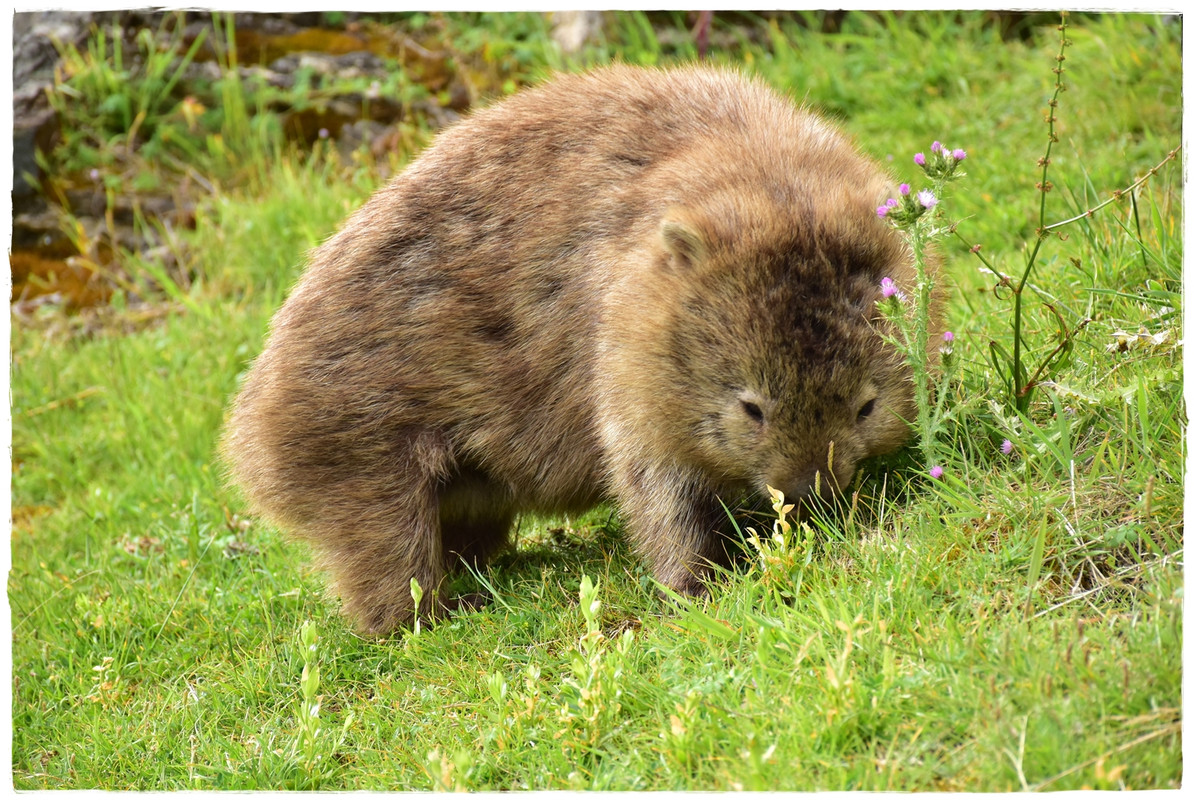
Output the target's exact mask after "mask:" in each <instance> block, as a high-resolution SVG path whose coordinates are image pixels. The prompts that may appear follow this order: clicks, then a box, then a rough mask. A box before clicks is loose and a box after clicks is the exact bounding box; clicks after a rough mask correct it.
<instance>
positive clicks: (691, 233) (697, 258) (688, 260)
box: [659, 210, 709, 269]
mask: <svg viewBox="0 0 1194 800" xmlns="http://www.w3.org/2000/svg"><path fill="white" fill-rule="evenodd" d="M659 235H660V236H661V237H662V238H663V246H664V247H665V248H666V249H667V252H668V254H669V255H670V256H671V261H672V264H674V265H675V266H676V267H677V268H679V269H691V268H692V267H693V266H695V265H697V264H700V263H701V262H702V261H704V259H705V254H706V253H707V252H708V250H709V246H708V244H707V242H706V240H705V237H704V236H703V235H702V232H701V230H700V228H699V227H698V226H697V225H696V224H694V220H692V219H691V218H690V217H688V215H686V214H683V213H682V212H677V211H675V210H673V211H670V212H668V214H667V216H665V217H664V218H663V223H662V224H661V225H660V226H659Z"/></svg>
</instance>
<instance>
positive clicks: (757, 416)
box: [742, 400, 763, 424]
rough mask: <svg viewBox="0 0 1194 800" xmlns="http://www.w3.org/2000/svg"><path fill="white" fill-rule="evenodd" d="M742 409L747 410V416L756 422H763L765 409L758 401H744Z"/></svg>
mask: <svg viewBox="0 0 1194 800" xmlns="http://www.w3.org/2000/svg"><path fill="white" fill-rule="evenodd" d="M742 410H743V411H744V412H746V416H748V417H750V418H751V419H753V420H754V421H755V422H758V423H759V424H762V422H763V409H761V408H759V406H758V404H757V403H752V402H750V401H749V400H743V401H742Z"/></svg>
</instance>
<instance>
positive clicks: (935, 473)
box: [929, 466, 945, 481]
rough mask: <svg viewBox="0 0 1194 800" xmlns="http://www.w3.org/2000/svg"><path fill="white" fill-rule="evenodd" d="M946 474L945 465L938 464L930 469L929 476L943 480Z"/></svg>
mask: <svg viewBox="0 0 1194 800" xmlns="http://www.w3.org/2000/svg"><path fill="white" fill-rule="evenodd" d="M944 474H945V467H941V466H937V467H933V468H932V469H931V470H929V477H931V478H933V479H934V480H938V481H939V480H941V476H942V475H944Z"/></svg>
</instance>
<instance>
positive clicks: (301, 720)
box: [291, 622, 354, 789]
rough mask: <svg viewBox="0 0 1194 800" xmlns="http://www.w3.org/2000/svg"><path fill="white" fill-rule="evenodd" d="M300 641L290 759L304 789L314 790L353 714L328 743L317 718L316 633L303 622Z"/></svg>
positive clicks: (318, 707) (320, 704)
mask: <svg viewBox="0 0 1194 800" xmlns="http://www.w3.org/2000/svg"><path fill="white" fill-rule="evenodd" d="M299 641H300V642H301V643H302V652H303V674H302V678H300V680H299V688H300V690H301V692H302V700H301V701H300V703H299V712H298V734H297V736H296V737H295V740H294V744H293V746H292V748H291V758H292V759H293V760H294V763H295V764H296V765H297V766H298V767H299V769H300V770H301V771H302V775H303V778H304V781H303V783H304V784H305V787H304V788H311V789H317V788H318V787H319V784H320V782H321V781H322V780H323V779H324V778H325V777H326V776H327V774H328V773H329V768H328V766H327V763H326V759H325V756H330V755H331V753H332V752H334V751H335V750H336V749H337V748H338V747H340V746H341V745H342V744H343V743H344V739H345V737H346V736H347V735H348V729H349V727H350V726H351V725H352V722H353V716H354V715H353V712H352V711H349V712H348V715H347V716H346V717H345V718H344V725H343V727H342V728H341V729H340V736H339V738H337V739H336V741H335V742H334V743H333V744H330V745H329V744H327V742H328V737H327V734H326V732H325V731H324V728H323V725H322V724H321V722H320V718H319V711H320V708H321V707H322V705H323V701H322V697H321V696H320V694H319V633H318V631H317V630H316V628H315V626H314V625H312V624H311V623H310V622H304V623H303V627H302V631H301V632H300V634H299Z"/></svg>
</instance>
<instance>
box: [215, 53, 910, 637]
mask: <svg viewBox="0 0 1194 800" xmlns="http://www.w3.org/2000/svg"><path fill="white" fill-rule="evenodd" d="M890 190H891V187H890V182H889V180H888V178H887V177H886V176H885V175H884V174H883V173H882V172H881V171H880V170H879V169H878V168H877V167H876V166H875V165H874V164H873V163H871V162H870V161H869V160H867V159H865V158H864V157H862V156H860V155H859V154H858V153H857V151H856V150H855V149H854V148H853V147H852V146H851V145H850V144H849V143H848V142H847V141H846V140H845V139H844V138H843V137H842V136H841V135H840V134H838V133H837V132H836V131H835V130H833V129H832V128H831V127H830V126H829V125H827V124H826V123H825V122H823V121H822V120H820V119H818V118H817V117H815V116H813V115H812V114H809V113H807V112H805V111H802V110H799V109H797V108H795V107H794V106H793V105H792V104H791V103H789V102H788V101H786V100H785V99H783V98H782V97H780V96H778V95H777V94H775V93H774V92H773V91H771V90H770V89H768V88H766V87H765V86H764V85H763V84H761V83H759V82H757V81H752V80H749V79H746V78H743V77H741V76H740V75H738V74H736V73H734V72H730V71H724V70H717V69H707V68H700V67H686V68H680V69H672V70H668V71H659V70H644V69H637V68H631V67H612V68H606V69H601V70H598V71H595V72H592V73H590V74H587V75H566V76H562V77H559V78H557V79H555V80H553V81H551V82H549V83H547V84H545V85H543V86H540V87H538V88H536V89H532V90H529V91H526V92H523V93H521V94H518V95H516V96H514V97H512V98H510V99H508V100H506V101H504V102H502V103H499V104H497V105H495V106H493V107H491V108H488V109H486V110H483V111H480V112H478V113H477V114H475V115H473V116H472V117H471V118H469V119H467V120H465V121H464V122H461V123H459V124H458V125H456V126H455V127H453V128H451V129H449V130H447V131H445V132H444V133H443V134H442V135H440V136H439V137H438V139H437V140H436V141H435V143H434V144H433V145H432V146H431V147H430V148H429V149H428V150H427V151H426V152H425V153H423V155H422V156H421V157H420V158H419V159H418V160H417V161H415V162H414V163H413V164H412V165H411V166H410V167H409V168H408V169H407V170H406V171H404V172H403V173H402V174H401V175H399V176H398V177H397V178H396V179H395V180H394V181H393V182H391V183H390V184H389V185H388V186H386V187H385V188H383V189H381V190H380V191H378V192H377V193H376V194H375V195H374V196H373V197H372V198H371V199H370V200H369V201H368V202H367V203H366V204H365V205H364V206H363V207H362V208H361V209H360V210H359V211H358V212H357V213H356V214H354V215H353V216H352V217H351V218H350V219H349V220H348V222H347V223H346V224H345V225H344V227H343V228H342V229H341V230H340V232H339V233H337V234H336V235H335V236H334V237H332V238H331V239H330V240H329V241H328V242H326V243H325V244H324V245H323V246H322V247H320V248H319V249H318V250H316V251H315V252H314V254H313V256H312V257H311V262H310V266H309V267H308V269H307V271H306V274H305V275H304V276H303V278H302V279H301V280H300V282H299V283H298V286H297V287H296V288H295V290H294V292H293V294H292V295H291V297H290V299H289V300H288V301H287V302H286V304H285V305H284V306H283V307H282V309H281V310H280V311H279V312H278V314H277V316H276V317H275V319H274V321H273V325H272V332H271V335H270V338H269V342H268V345H267V346H266V349H265V351H264V352H263V353H262V354H261V356H260V357H259V358H258V359H257V362H256V363H255V365H254V366H253V368H252V370H251V372H250V374H249V376H248V378H247V380H246V382H245V385H244V388H243V390H242V392H241V394H240V396H239V398H238V399H237V401H236V403H235V407H234V409H233V412H232V416H231V421H230V424H229V429H228V433H227V435H226V438H225V448H224V452H225V453H226V457H227V459H228V461H229V462H230V463H231V466H232V470H233V473H234V476H235V478H236V480H237V481H238V482H239V483H240V485H241V486H242V487H243V488H244V489H245V491H246V492H247V494H248V496H249V499H250V500H251V502H252V503H253V505H254V506H255V507H256V508H257V509H258V510H259V511H260V512H261V513H263V514H265V515H266V516H267V517H269V518H271V519H272V520H274V521H276V522H277V523H278V524H279V525H281V526H283V527H285V528H288V529H290V530H292V531H293V532H294V533H296V534H297V535H299V536H301V537H303V538H305V539H307V540H308V541H310V542H311V543H312V544H313V545H314V548H315V550H316V552H317V553H318V554H319V555H320V557H321V560H322V563H323V566H324V567H325V568H326V569H327V570H329V571H330V573H331V575H332V578H333V581H334V588H335V590H336V591H337V592H338V593H339V595H340V596H341V597H342V598H343V601H344V606H345V610H346V612H347V613H348V614H349V615H350V616H351V617H352V618H353V619H354V620H355V621H356V622H357V623H358V625H359V626H360V627H362V628H363V629H365V630H369V631H375V632H384V631H387V630H389V629H391V628H393V627H394V626H396V625H398V624H401V623H403V622H406V621H408V620H409V619H410V618H411V615H412V611H413V607H412V601H411V598H410V579H411V578H412V577H414V578H417V579H418V581H419V583H420V584H421V585H422V586H423V588H424V590H425V591H426V592H427V595H428V597H429V598H430V596H431V595H432V592H433V591H435V590H437V589H438V588H439V587H440V586H441V584H442V581H443V579H444V576H445V574H446V573H447V572H448V571H449V570H450V569H451V568H453V566H454V565H458V564H459V559H460V557H463V558H465V559H468V560H471V561H473V562H476V563H481V562H483V561H484V560H485V559H486V558H487V557H488V556H489V555H491V554H492V553H493V552H494V551H496V550H497V549H499V548H501V547H502V546H504V545H505V544H506V542H507V536H508V529H509V527H510V523H511V521H512V519H513V517H514V515H515V514H518V513H520V512H524V511H531V512H579V511H581V510H583V509H586V508H589V507H591V506H592V505H594V504H596V503H598V502H599V501H601V500H603V499H606V498H611V499H613V500H615V501H616V502H617V503H618V505H619V507H620V509H621V513H622V514H623V517H624V519H625V521H626V528H627V532H628V535H629V537H630V540H631V543H632V544H633V546H634V548H635V550H636V551H637V552H638V553H639V554H640V555H641V556H642V557H643V558H644V559H646V561H647V562H648V563H649V564H650V565H651V567H652V569H653V571H654V574H655V576H656V577H657V578H658V579H659V580H660V581H661V582H662V583H664V584H666V585H668V586H671V587H674V588H676V589H678V590H680V591H685V592H698V591H700V590H701V588H702V583H701V580H702V577H703V576H705V575H706V573H707V570H708V565H709V563H710V562H715V561H718V560H719V559H720V558H721V556H722V552H721V548H720V544H719V543H718V536H717V533H716V532H717V531H718V529H719V528H723V527H725V525H724V523H725V522H726V520H725V515H724V511H723V510H722V508H721V506H720V504H719V502H718V498H719V497H725V498H732V497H735V496H738V495H739V494H740V493H741V492H743V491H755V490H761V489H762V488H763V487H764V486H765V485H767V484H770V485H772V486H776V487H778V488H781V489H783V490H784V491H785V493H786V494H788V496H789V497H793V498H798V497H804V496H808V495H809V494H810V493H811V492H812V491H813V486H814V483H815V481H816V475H817V473H820V475H821V476H822V480H823V483H824V484H825V485H826V486H831V487H832V486H835V485H837V486H844V485H845V484H847V483H848V482H849V481H850V479H851V477H852V475H853V473H854V469H855V466H856V464H857V463H858V461H859V460H860V459H863V458H866V457H868V456H871V455H875V454H878V453H883V452H887V451H891V450H893V449H896V448H897V447H899V446H900V445H901V444H902V443H903V442H904V441H905V439H906V438H907V436H908V427H907V425H906V424H905V423H904V422H903V421H902V420H904V419H911V418H912V415H913V413H914V411H913V403H912V398H911V388H910V383H909V376H908V373H907V370H906V368H905V367H904V365H903V364H902V362H901V359H900V358H899V356H898V355H897V354H896V353H895V352H893V351H892V350H891V349H890V348H889V347H888V346H886V345H884V344H883V342H882V341H881V339H880V337H879V334H878V333H877V330H876V328H877V327H879V323H878V322H877V320H876V315H875V312H874V305H875V301H876V300H877V299H878V297H879V281H880V279H881V278H883V277H885V276H890V277H891V278H893V279H894V280H895V281H896V282H897V283H898V284H899V285H900V286H902V287H904V288H905V289H906V290H907V289H909V288H910V287H911V286H912V283H913V281H914V277H913V270H912V266H911V262H910V257H909V255H908V252H907V249H906V247H905V246H904V245H903V243H902V241H901V239H900V237H899V236H897V234H896V233H895V232H894V231H892V230H891V228H890V226H889V225H888V224H886V223H885V222H883V221H882V220H881V219H879V218H878V217H877V216H876V214H875V207H876V206H877V205H879V203H880V202H882V201H883V200H884V199H885V198H886V197H887V196H888V195H889V194H890ZM872 400H873V401H875V402H874V403H873V404H872V406H871V407H870V413H869V414H863V415H862V417H860V411H862V410H863V409H864V407H865V406H866V405H867V404H868V402H870V401H872ZM760 415H761V417H762V419H761V421H760V420H759V419H756V417H758V416H760ZM831 443H832V449H833V456H832V459H833V461H832V469H830V464H829V451H830V446H831ZM427 604H428V600H425V601H424V605H427ZM445 605H446V604H444V603H443V602H442V601H438V602H437V603H436V604H435V605H432V606H431V612H432V613H433V614H434V613H435V612H436V611H437V610H441V609H442V608H443V607H444V606H445Z"/></svg>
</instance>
